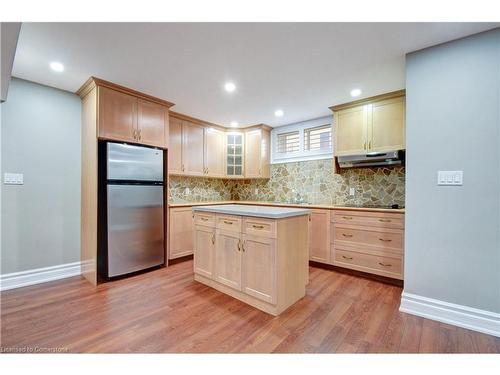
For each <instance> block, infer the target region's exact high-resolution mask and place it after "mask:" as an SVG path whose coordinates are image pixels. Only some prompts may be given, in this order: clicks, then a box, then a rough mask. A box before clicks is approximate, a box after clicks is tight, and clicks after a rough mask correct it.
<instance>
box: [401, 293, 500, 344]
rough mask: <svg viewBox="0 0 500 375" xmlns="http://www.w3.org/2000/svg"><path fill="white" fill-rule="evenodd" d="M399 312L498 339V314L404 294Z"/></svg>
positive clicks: (499, 317)
mask: <svg viewBox="0 0 500 375" xmlns="http://www.w3.org/2000/svg"><path fill="white" fill-rule="evenodd" d="M399 311H402V312H405V313H409V314H413V315H418V316H421V317H423V318H427V319H432V320H437V321H438V322H443V323H448V324H452V325H455V326H458V327H462V328H467V329H471V330H473V331H478V332H482V333H487V334H489V335H493V336H497V337H500V314H497V313H494V312H491V311H485V310H480V309H475V308H472V307H468V306H462V305H456V304H454V303H449V302H444V301H440V300H437V299H433V298H427V297H422V296H418V295H416V294H411V293H406V292H404V291H403V294H402V295H401V305H400V306H399Z"/></svg>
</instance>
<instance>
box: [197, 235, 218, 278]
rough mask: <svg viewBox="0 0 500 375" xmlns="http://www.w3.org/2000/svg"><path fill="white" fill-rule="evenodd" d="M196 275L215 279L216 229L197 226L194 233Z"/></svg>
mask: <svg viewBox="0 0 500 375" xmlns="http://www.w3.org/2000/svg"><path fill="white" fill-rule="evenodd" d="M194 249H195V252H196V257H195V259H194V273H196V274H199V275H202V276H205V277H209V278H213V272H214V255H215V229H214V228H213V227H209V226H203V225H196V226H195V231H194Z"/></svg>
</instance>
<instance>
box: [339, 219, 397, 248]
mask: <svg viewBox="0 0 500 375" xmlns="http://www.w3.org/2000/svg"><path fill="white" fill-rule="evenodd" d="M332 239H333V242H335V243H342V242H343V243H346V244H349V245H367V246H373V247H376V248H377V249H384V250H385V249H386V250H390V251H394V252H398V253H402V252H403V231H402V230H400V229H389V228H378V227H356V226H353V225H343V224H334V225H333V226H332Z"/></svg>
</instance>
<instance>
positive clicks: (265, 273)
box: [242, 234, 276, 304]
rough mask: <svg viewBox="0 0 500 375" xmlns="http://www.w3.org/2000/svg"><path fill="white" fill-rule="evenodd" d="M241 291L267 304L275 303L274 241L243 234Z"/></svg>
mask: <svg viewBox="0 0 500 375" xmlns="http://www.w3.org/2000/svg"><path fill="white" fill-rule="evenodd" d="M242 239H243V244H242V250H243V261H242V264H243V271H242V272H243V282H242V285H243V291H244V292H245V293H246V294H248V295H251V296H253V297H255V298H258V299H260V300H262V301H264V302H267V303H273V304H274V303H276V240H275V239H273V238H268V237H260V236H254V235H248V234H244V235H243V236H242Z"/></svg>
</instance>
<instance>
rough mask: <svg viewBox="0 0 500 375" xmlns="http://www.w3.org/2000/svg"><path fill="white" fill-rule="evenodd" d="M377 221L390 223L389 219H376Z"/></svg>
mask: <svg viewBox="0 0 500 375" xmlns="http://www.w3.org/2000/svg"><path fill="white" fill-rule="evenodd" d="M378 221H380V222H382V223H390V222H391V219H378Z"/></svg>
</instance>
